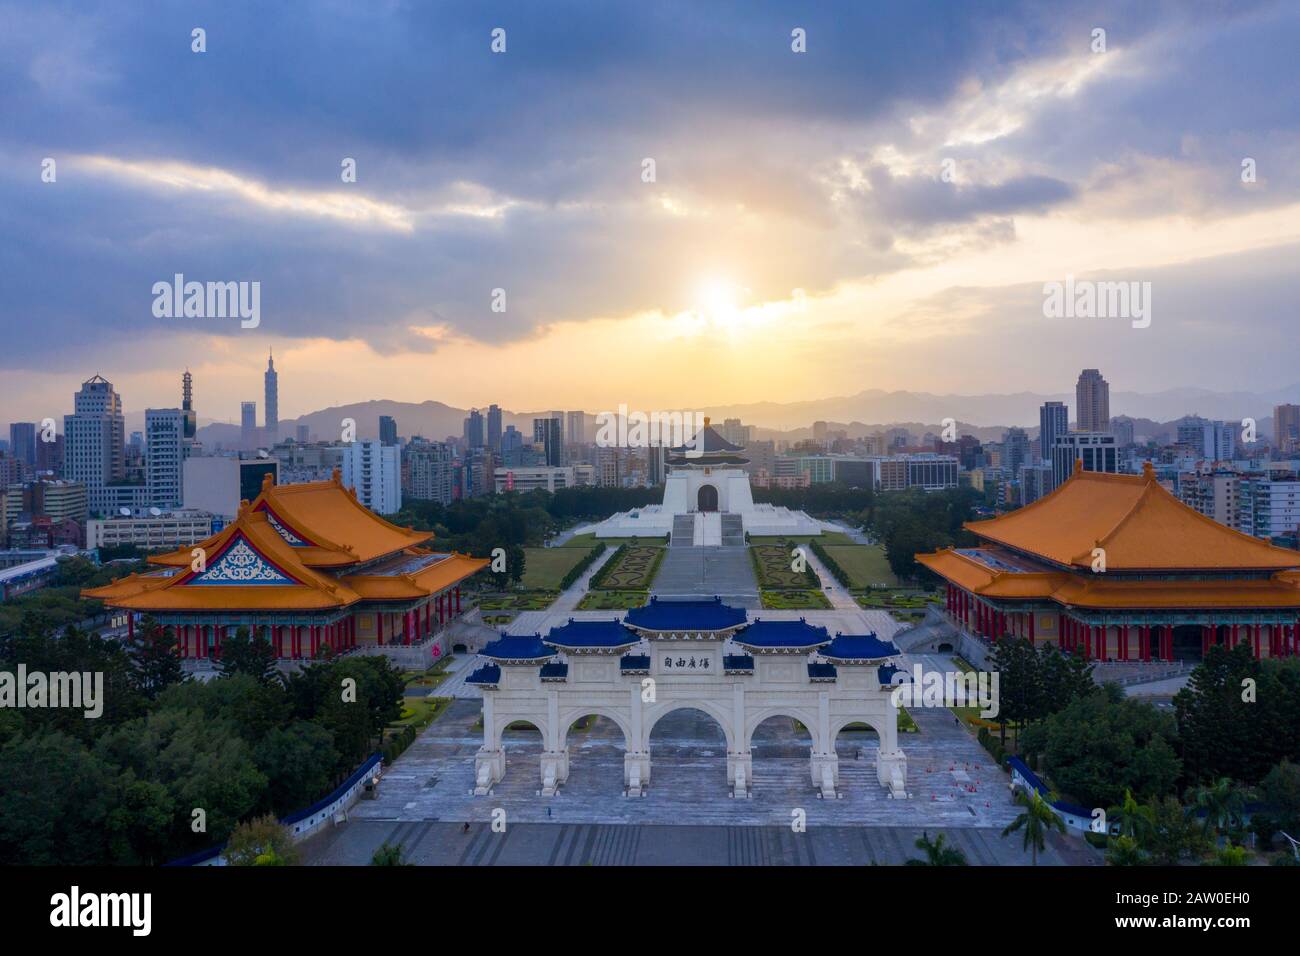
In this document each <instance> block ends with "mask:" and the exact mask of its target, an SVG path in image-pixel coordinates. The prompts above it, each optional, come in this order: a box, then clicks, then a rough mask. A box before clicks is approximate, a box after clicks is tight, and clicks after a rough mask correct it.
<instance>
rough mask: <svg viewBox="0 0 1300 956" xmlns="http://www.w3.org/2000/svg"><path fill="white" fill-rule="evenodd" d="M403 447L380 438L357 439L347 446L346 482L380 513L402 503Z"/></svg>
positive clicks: (358, 499) (364, 503)
mask: <svg viewBox="0 0 1300 956" xmlns="http://www.w3.org/2000/svg"><path fill="white" fill-rule="evenodd" d="M401 451H402V450H401V449H400V448H399V447H398V446H396V445H385V444H383V443H382V442H378V441H354V442H353V443H352V444H350V445H347V446H345V447H344V449H343V484H344V485H345V486H347V487H348V488H355V489H356V492H357V501H359V502H361V503H362V504H363V505H365V506H366V507H367V508H369V509H370V510H371V511H373V512H375V513H376V514H381V515H388V514H393V513H394V512H395V511H399V510H400V509H401V507H402V458H401Z"/></svg>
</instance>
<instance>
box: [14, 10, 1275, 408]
mask: <svg viewBox="0 0 1300 956" xmlns="http://www.w3.org/2000/svg"><path fill="white" fill-rule="evenodd" d="M0 25H2V27H3V28H2V29H0V117H3V120H2V121H0V333H2V336H0V343H2V344H0V383H3V387H2V388H0V420H3V421H11V420H40V419H41V418H43V417H45V416H47V415H49V416H52V417H54V418H56V419H58V418H60V417H61V416H62V415H63V414H64V413H66V412H68V411H70V410H71V401H72V394H73V392H75V390H76V389H77V387H78V385H79V383H80V382H81V381H82V380H84V379H86V378H89V377H90V376H91V375H93V374H96V373H98V374H102V375H103V376H105V377H106V378H108V379H109V380H110V381H112V382H114V384H115V385H116V386H117V388H118V390H119V391H120V392H121V393H122V394H123V396H124V404H125V406H126V408H127V409H128V410H138V409H142V408H144V407H146V406H154V407H170V406H175V405H177V404H178V403H179V390H180V384H179V383H180V375H181V372H182V371H183V370H184V369H185V368H187V367H188V368H189V369H190V370H191V372H193V374H194V377H195V391H196V405H197V407H198V411H199V414H200V417H201V418H212V419H216V420H221V421H237V420H238V413H239V402H240V401H241V400H256V401H257V402H258V405H259V418H260V414H261V410H262V409H261V405H262V371H263V369H264V368H265V363H266V356H267V354H268V352H269V351H270V350H272V349H273V350H274V354H275V358H276V367H277V369H278V370H279V373H280V416H281V418H291V417H294V416H297V415H299V414H303V413H306V412H310V411H313V410H316V409H320V408H325V407H328V406H332V405H339V404H346V403H350V402H355V401H364V400H367V399H375V398H387V399H396V400H401V401H414V402H419V401H425V400H428V399H433V400H437V401H442V402H446V403H447V404H450V405H457V406H463V407H469V406H481V405H486V404H488V403H489V402H497V403H499V404H501V405H503V406H505V407H507V408H511V409H517V410H529V409H539V408H585V409H587V410H589V411H598V410H600V409H606V408H613V407H616V406H617V405H619V404H627V405H628V406H629V408H633V409H646V410H655V409H681V408H688V407H692V406H693V405H707V404H710V403H714V404H724V403H726V404H731V403H743V402H759V401H777V402H783V401H799V400H807V399H816V398H822V397H829V396H835V395H849V394H854V393H856V392H859V391H862V390H864V389H872V388H880V389H889V390H893V389H907V390H911V391H930V392H940V393H958V394H976V393H988V392H1018V391H1022V390H1030V391H1041V392H1059V391H1064V390H1067V389H1070V388H1071V387H1072V385H1073V382H1074V380H1075V378H1076V376H1077V374H1078V371H1079V369H1080V368H1083V367H1097V368H1101V369H1102V371H1103V373H1104V374H1105V375H1106V377H1107V379H1108V380H1109V381H1110V382H1111V385H1112V388H1115V389H1120V390H1133V391H1139V392H1153V391H1159V390H1162V389H1167V388H1176V387H1180V386H1201V387H1206V388H1213V389H1219V390H1223V391H1231V390H1240V389H1250V388H1259V389H1272V388H1281V387H1285V386H1288V385H1290V384H1292V383H1295V382H1300V372H1297V371H1296V370H1295V362H1294V355H1295V352H1294V349H1293V348H1290V347H1289V346H1290V345H1291V344H1292V342H1293V341H1294V330H1295V328H1296V325H1297V321H1300V314H1298V309H1297V302H1300V271H1298V270H1297V268H1296V264H1297V261H1300V82H1297V69H1296V59H1295V50H1296V49H1297V48H1300V5H1297V4H1295V3H1274V2H1262V0H1261V2H1238V3H1220V2H1214V3H1198V2H1172V3H1164V2H1158V0H1151V2H1144V3H1140V4H1135V3H1131V2H1125V3H1106V2H1091V3H1072V2H1061V3H1041V2H1036V3H1020V2H1015V0H997V2H977V0H976V2H960V3H957V2H954V3H942V2H924V0H920V2H917V0H908V2H876V0H873V2H863V0H846V2H842V3H840V2H817V3H800V2H795V0H773V2H763V0H735V2H726V0H718V2H701V0H656V2H654V3H641V2H599V3H598V2H590V3H576V2H562V0H546V2H537V0H532V2H520V3H491V2H469V3H423V2H372V3H330V2H323V3H314V4H311V5H307V4H297V3H283V4H280V3H277V4H254V3H240V2H231V0H222V2H219V3H210V4H204V3H197V4H184V5H181V4H171V3H151V2H138V3H125V2H124V3H117V4H95V3H83V2H73V3H60V2H41V3H34V2H29V3H9V2H6V0H0ZM196 28H201V29H202V30H203V31H204V34H203V39H204V41H205V50H204V51H203V52H196V51H195V50H194V49H193V46H194V45H195V42H196V41H195V40H194V35H193V31H194V30H195V29H196ZM496 30H502V31H504V34H503V35H502V34H497V36H498V37H501V36H503V37H504V51H503V52H495V51H494V50H493V33H494V31H496ZM1098 30H1102V31H1104V42H1099V34H1098V33H1097V31H1098ZM800 40H802V46H803V50H802V52H798V51H796V49H795V47H797V46H800V45H801V43H800ZM498 45H499V41H498ZM49 160H53V166H52V167H51V166H50V164H49V163H48V162H47V161H49ZM348 160H352V161H355V171H356V175H355V181H354V182H345V181H344V165H345V163H346V161H348ZM647 160H652V161H653V163H652V164H651V163H648V162H647ZM1243 164H1246V165H1248V166H1250V167H1251V168H1252V170H1253V176H1249V175H1243V172H1244V167H1243ZM651 166H652V167H653V169H652V172H653V175H650V167H651ZM51 169H52V172H53V175H52V176H51V175H50V171H51ZM51 179H52V181H49V180H51ZM177 274H180V275H183V276H184V279H185V281H196V282H202V283H207V282H214V283H216V282H221V283H225V282H247V283H253V282H256V283H258V289H259V296H260V300H259V302H260V309H259V313H258V322H257V325H256V327H248V328H246V327H243V326H244V325H245V324H247V323H241V322H240V320H239V319H238V318H234V317H222V316H189V317H184V316H181V317H175V316H167V315H161V316H160V315H158V314H156V313H157V312H158V311H159V310H158V308H157V307H156V302H155V299H156V296H155V291H154V290H155V284H157V283H168V284H170V283H171V282H172V281H173V277H174V276H175V275H177ZM1067 277H1073V279H1074V280H1075V281H1080V280H1082V281H1095V282H1125V283H1138V284H1139V286H1138V288H1145V289H1149V290H1150V292H1149V304H1150V311H1149V315H1148V320H1149V321H1146V320H1143V321H1139V320H1137V319H1134V320H1130V318H1128V317H1123V316H1120V317H1113V316H1112V317H1050V316H1047V315H1045V314H1044V301H1045V292H1044V286H1045V284H1047V283H1053V282H1059V283H1064V282H1065V281H1066V279H1067ZM1145 283H1150V285H1149V286H1144V285H1142V284H1145ZM497 290H500V291H497ZM1144 321H1145V324H1144Z"/></svg>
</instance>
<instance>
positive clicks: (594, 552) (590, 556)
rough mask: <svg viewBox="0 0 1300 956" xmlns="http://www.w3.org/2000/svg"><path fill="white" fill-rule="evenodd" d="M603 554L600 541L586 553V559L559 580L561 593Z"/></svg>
mask: <svg viewBox="0 0 1300 956" xmlns="http://www.w3.org/2000/svg"><path fill="white" fill-rule="evenodd" d="M604 553H605V542H603V541H601V542H600V543H599V544H596V545H595V546H594V547H592V549H591V550H590V551H588V552H587V555H586V557H584V558H583V559H582V560H581V561H579V562H578V563H577V564H575V565H574V566H573V567H571V568H570V569H569V572H568V573H567V574H566V575H565V576H564V577H563V578H561V579H560V590H561V591H563V590H564V589H565V588H567V587H570V586H572V585H573V583H574V582H575V581H577V580H578V578H580V577H582V576H583V575H584V574H585V573H586V572H587V569H588V568H589V567H591V565H592V562H593V561H595V560H596V559H597V558H599V557H600V556H601V555H602V554H604Z"/></svg>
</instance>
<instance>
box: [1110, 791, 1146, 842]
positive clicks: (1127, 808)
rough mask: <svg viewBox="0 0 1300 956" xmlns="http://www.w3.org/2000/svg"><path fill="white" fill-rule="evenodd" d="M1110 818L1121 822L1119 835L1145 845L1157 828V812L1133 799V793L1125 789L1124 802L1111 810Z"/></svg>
mask: <svg viewBox="0 0 1300 956" xmlns="http://www.w3.org/2000/svg"><path fill="white" fill-rule="evenodd" d="M1110 818H1111V819H1112V820H1118V821H1119V835H1120V836H1124V837H1128V838H1129V839H1130V840H1133V841H1134V842H1136V843H1145V842H1146V841H1147V839H1148V838H1149V837H1150V835H1151V831H1152V829H1153V828H1154V826H1155V811H1154V810H1152V808H1151V807H1149V806H1143V805H1142V804H1140V803H1138V802H1137V800H1135V799H1133V792H1132V791H1131V790H1128V789H1125V791H1124V802H1123V803H1122V804H1120V805H1119V806H1118V807H1111V808H1110Z"/></svg>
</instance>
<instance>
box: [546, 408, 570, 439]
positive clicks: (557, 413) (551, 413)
mask: <svg viewBox="0 0 1300 956" xmlns="http://www.w3.org/2000/svg"><path fill="white" fill-rule="evenodd" d="M546 417H547V418H555V419H558V420H559V422H560V441H561V442H567V441H568V440H569V439H568V436H567V435H566V434H565V431H564V412H560V411H555V410H551V411H549V412H547V413H546Z"/></svg>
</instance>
